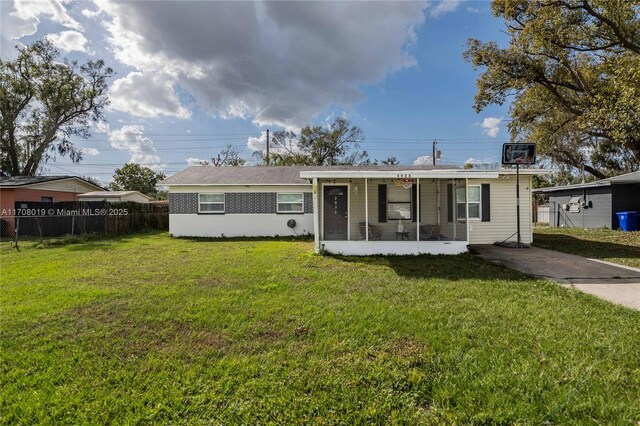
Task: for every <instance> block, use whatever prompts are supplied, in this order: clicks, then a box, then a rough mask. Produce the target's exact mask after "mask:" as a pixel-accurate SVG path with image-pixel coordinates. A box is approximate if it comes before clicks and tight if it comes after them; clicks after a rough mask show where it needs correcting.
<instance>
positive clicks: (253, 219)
mask: <svg viewBox="0 0 640 426" xmlns="http://www.w3.org/2000/svg"><path fill="white" fill-rule="evenodd" d="M289 219H293V220H295V221H296V227H295V228H294V229H291V228H289V227H288V226H287V221H288V220H289ZM169 233H170V234H171V235H173V236H174V237H223V236H224V237H272V236H276V235H278V236H288V235H290V236H295V235H303V234H313V214H311V213H307V214H220V215H217V214H171V215H169Z"/></svg>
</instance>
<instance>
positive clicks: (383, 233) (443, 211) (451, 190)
mask: <svg viewBox="0 0 640 426" xmlns="http://www.w3.org/2000/svg"><path fill="white" fill-rule="evenodd" d="M460 172H463V170H453V171H449V172H446V173H445V172H444V171H437V170H419V171H416V170H410V171H407V172H397V171H369V172H368V173H366V174H365V172H360V171H355V172H354V171H351V172H350V173H349V175H344V176H342V175H340V172H337V173H336V172H333V173H332V174H333V176H323V175H322V174H324V173H327V172H325V171H316V172H305V173H308V174H310V175H312V176H310V179H312V183H313V202H314V233H315V245H316V251H317V252H322V251H324V252H329V253H335V254H344V255H375V254H382V255H415V254H459V253H463V252H466V251H467V246H468V244H469V221H468V220H467V219H466V218H468V217H469V209H471V210H472V215H471V216H472V217H473V216H475V214H474V213H475V212H474V209H480V208H481V207H480V203H479V202H478V203H476V202H474V200H476V199H479V197H480V194H479V192H478V191H480V187H479V186H473V187H469V177H470V176H468V173H469V172H468V171H464V172H467V174H465V176H464V177H463V176H461V173H460ZM305 173H303V177H307V176H304V174H305ZM481 173H482V174H483V177H485V176H486V172H481ZM345 174H346V173H345ZM363 174H364V176H363ZM469 198H471V202H470V200H469Z"/></svg>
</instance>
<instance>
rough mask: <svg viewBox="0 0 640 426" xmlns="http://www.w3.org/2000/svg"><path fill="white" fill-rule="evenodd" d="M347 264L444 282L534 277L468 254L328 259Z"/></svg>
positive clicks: (532, 278) (513, 279)
mask: <svg viewBox="0 0 640 426" xmlns="http://www.w3.org/2000/svg"><path fill="white" fill-rule="evenodd" d="M332 257H333V258H334V259H338V260H341V261H343V262H347V263H354V264H360V265H369V266H386V267H389V268H391V269H393V270H394V271H395V273H396V274H398V275H399V276H402V277H405V278H419V279H429V278H439V279H445V280H451V281H456V280H497V279H503V280H509V281H534V280H536V278H535V277H533V276H531V275H526V274H523V273H521V272H517V271H514V270H511V269H509V268H507V267H505V266H502V265H496V264H493V263H490V262H487V261H485V260H483V259H481V258H478V257H477V256H474V255H472V254H470V253H465V254H459V255H444V254H443V255H419V256H367V257H356V256H338V255H336V256H332Z"/></svg>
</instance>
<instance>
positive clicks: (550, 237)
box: [533, 233, 640, 259]
mask: <svg viewBox="0 0 640 426" xmlns="http://www.w3.org/2000/svg"><path fill="white" fill-rule="evenodd" d="M533 245H535V246H536V247H542V248H546V249H551V250H557V251H562V252H565V253H572V254H577V255H581V256H586V257H591V258H595V259H607V258H612V257H615V258H621V259H640V247H637V246H632V245H626V244H616V243H610V242H605V241H594V240H585V239H581V238H577V237H573V236H570V235H563V234H543V233H537V234H536V235H535V238H534V243H533Z"/></svg>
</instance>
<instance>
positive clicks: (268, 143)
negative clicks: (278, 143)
mask: <svg viewBox="0 0 640 426" xmlns="http://www.w3.org/2000/svg"><path fill="white" fill-rule="evenodd" d="M269 145H271V143H270V142H269V129H267V166H268V165H269Z"/></svg>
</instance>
